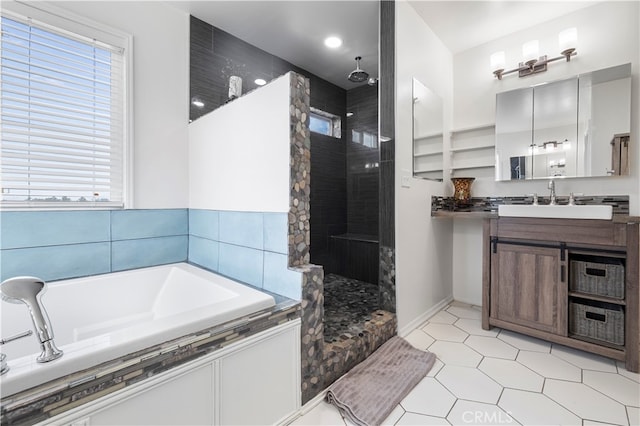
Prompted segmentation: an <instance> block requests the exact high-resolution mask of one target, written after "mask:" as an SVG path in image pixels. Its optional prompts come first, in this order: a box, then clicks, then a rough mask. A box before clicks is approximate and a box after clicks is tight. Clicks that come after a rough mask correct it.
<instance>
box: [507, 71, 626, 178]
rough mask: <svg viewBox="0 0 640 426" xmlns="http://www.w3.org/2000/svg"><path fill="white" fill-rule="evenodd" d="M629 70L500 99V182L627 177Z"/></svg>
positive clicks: (528, 89) (543, 86)
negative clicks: (557, 178)
mask: <svg viewBox="0 0 640 426" xmlns="http://www.w3.org/2000/svg"><path fill="white" fill-rule="evenodd" d="M630 128H631V64H625V65H620V66H616V67H611V68H606V69H602V70H598V71H594V72H590V73H586V74H581V75H579V76H576V77H573V78H569V79H566V80H560V81H555V82H550V83H544V84H538V85H536V86H533V87H526V88H523V89H517V90H511V91H508V92H502V93H498V94H497V96H496V180H498V181H503V180H520V179H549V178H553V177H592V176H594V177H595V176H612V175H626V174H628V173H629V156H628V150H629V131H630Z"/></svg>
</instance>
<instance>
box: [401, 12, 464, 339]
mask: <svg viewBox="0 0 640 426" xmlns="http://www.w3.org/2000/svg"><path fill="white" fill-rule="evenodd" d="M395 72H396V101H395V102H396V104H395V125H396V150H395V152H396V158H395V162H396V171H395V181H396V187H395V191H396V195H395V202H396V208H395V210H396V299H397V302H396V307H397V315H398V329H399V333H400V334H403V333H404V332H406V331H408V330H410V329H411V328H413V327H415V326H417V325H419V324H420V323H421V322H422V321H423V320H424V319H426V317H427V316H428V315H429V313H431V312H432V310H433V309H434V308H435V307H437V306H439V305H440V304H442V303H444V302H445V301H447V300H448V299H449V298H450V297H451V291H452V289H451V270H452V265H451V254H452V249H451V245H452V223H451V221H450V220H448V219H431V216H430V211H431V196H432V195H443V193H444V185H445V184H444V183H443V182H436V181H427V180H423V179H413V178H410V177H409V176H411V170H412V161H413V158H412V81H413V78H414V77H415V78H416V79H418V80H419V81H421V82H422V83H423V84H424V85H425V86H427V87H429V88H430V89H431V90H433V91H434V92H436V94H437V95H438V96H440V97H441V98H442V100H443V106H444V108H443V109H444V117H443V120H444V129H445V143H446V144H448V143H449V140H448V132H447V130H448V129H450V128H451V115H452V96H453V95H452V91H453V87H452V75H453V68H452V56H451V53H450V52H449V51H448V50H447V49H446V48H445V47H444V45H443V44H442V42H441V41H440V40H439V39H438V38H437V37H436V36H435V35H434V33H433V32H432V31H431V29H430V28H429V27H428V26H427V25H426V24H425V23H424V21H423V20H422V19H421V18H420V17H419V16H418V15H417V14H416V12H415V11H414V9H413V8H412V7H411V6H410V5H409V4H407V3H406V2H405V1H397V2H396V70H395ZM403 177H409V178H408V179H406V181H407V182H408V185H409V186H410V187H408V188H407V187H403V186H402V185H403V183H402V181H403V179H402V178H403Z"/></svg>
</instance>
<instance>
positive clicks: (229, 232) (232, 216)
mask: <svg viewBox="0 0 640 426" xmlns="http://www.w3.org/2000/svg"><path fill="white" fill-rule="evenodd" d="M287 218H288V216H287V213H256V212H229V211H215V210H201V209H150V210H112V211H109V210H100V211H91V210H82V211H35V212H29V211H19V212H18V211H16V212H2V213H0V280H5V279H7V278H10V277H13V276H17V275H34V276H37V277H40V278H42V279H44V280H45V281H53V280H60V279H67V278H75V277H81V276H88V275H96V274H103V273H108V272H115V271H122V270H127V269H135V268H141V267H147V266H155V265H162V264H167V263H174V262H185V261H189V262H190V263H193V264H196V265H199V266H202V267H204V268H206V269H210V270H213V271H216V272H219V273H220V274H223V275H226V276H229V277H230V278H233V279H236V280H238V281H242V282H245V283H248V284H250V285H253V286H255V287H258V288H263V289H265V290H268V291H271V292H273V293H276V294H280V295H283V296H286V297H289V298H292V299H300V295H301V286H302V274H301V273H299V272H296V271H292V270H289V269H288V267H287V259H288V257H287V253H288V237H287V233H288V224H287Z"/></svg>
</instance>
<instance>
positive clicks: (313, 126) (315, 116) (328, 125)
mask: <svg viewBox="0 0 640 426" xmlns="http://www.w3.org/2000/svg"><path fill="white" fill-rule="evenodd" d="M309 130H311V131H312V132H314V133H320V134H322V135H326V136H331V137H334V138H338V139H339V138H340V137H341V136H342V120H341V119H340V117H338V116H337V115H334V114H330V113H328V112H325V111H321V110H319V109H317V108H311V112H310V113H309Z"/></svg>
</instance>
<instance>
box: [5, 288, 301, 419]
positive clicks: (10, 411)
mask: <svg viewBox="0 0 640 426" xmlns="http://www.w3.org/2000/svg"><path fill="white" fill-rule="evenodd" d="M300 313H301V308H300V304H299V303H298V302H296V301H286V302H281V303H280V304H278V305H276V306H275V307H274V308H271V309H268V310H263V311H260V312H257V313H254V314H251V315H248V316H245V317H243V318H239V319H236V320H232V321H229V322H227V323H225V324H221V325H218V326H216V327H212V328H210V329H205V330H202V331H200V332H198V333H193V334H189V335H187V336H184V337H180V338H178V339H174V340H171V341H168V342H165V343H162V344H160V345H156V346H153V347H151V348H147V349H144V350H141V351H138V352H134V353H132V354H130V355H127V356H126V357H123V358H121V359H118V360H115V361H109V362H106V363H103V364H101V365H98V366H96V367H93V368H90V369H87V370H84V371H80V372H77V373H74V374H72V375H69V376H66V377H64V378H61V379H57V380H54V381H51V382H49V383H46V384H43V385H41V386H38V387H35V388H32V389H28V390H25V391H23V392H19V393H17V394H14V395H11V396H9V397H7V398H4V399H2V401H1V403H0V404H1V405H0V423H1V424H3V425H16V424H34V423H37V422H42V421H44V420H47V419H49V418H51V417H53V416H56V415H58V414H61V413H63V412H65V411H68V410H70V409H72V408H76V407H78V406H81V405H83V404H85V403H88V402H90V401H93V400H95V399H97V398H100V397H102V396H104V395H108V394H110V393H113V392H116V391H118V390H120V389H122V388H124V387H126V386H130V385H132V384H134V383H138V382H140V381H142V380H144V379H147V378H149V377H152V376H155V375H157V374H158V373H161V372H163V371H166V370H169V369H171V368H173V367H177V366H179V365H181V364H184V363H186V362H188V361H192V360H194V359H196V358H200V357H202V356H205V355H207V354H210V353H212V352H215V351H217V350H219V349H221V348H224V347H226V346H229V345H230V344H232V343H236V342H238V341H240V340H243V339H246V338H247V337H249V336H252V335H254V334H257V333H259V332H261V331H264V330H267V329H269V328H272V327H275V326H278V325H281V324H284V323H286V322H289V321H293V320H295V319H297V318H299V317H300Z"/></svg>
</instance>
